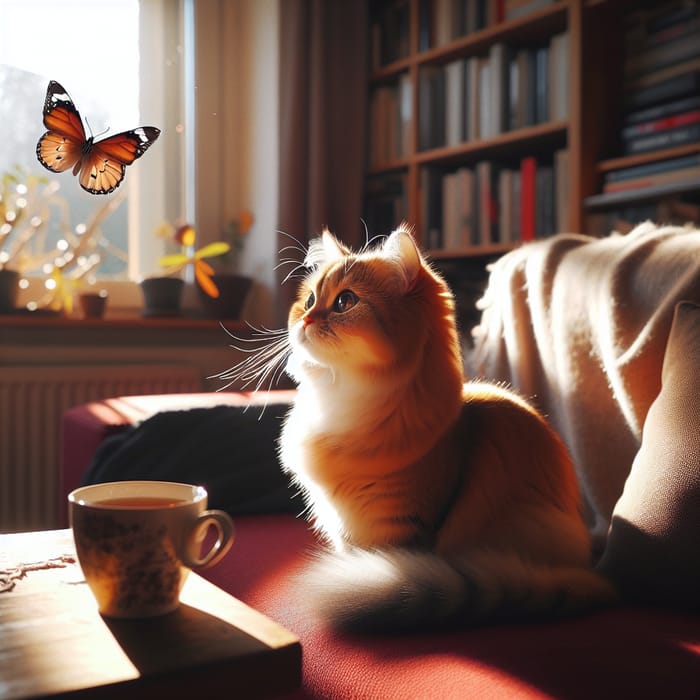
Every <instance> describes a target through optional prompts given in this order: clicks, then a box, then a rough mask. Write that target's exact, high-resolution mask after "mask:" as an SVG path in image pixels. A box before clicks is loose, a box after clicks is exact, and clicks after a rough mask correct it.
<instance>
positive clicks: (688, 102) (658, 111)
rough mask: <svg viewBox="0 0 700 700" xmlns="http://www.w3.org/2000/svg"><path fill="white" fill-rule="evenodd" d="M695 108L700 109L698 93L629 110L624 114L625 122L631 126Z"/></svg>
mask: <svg viewBox="0 0 700 700" xmlns="http://www.w3.org/2000/svg"><path fill="white" fill-rule="evenodd" d="M695 109H700V95H692V96H690V97H686V98H684V99H681V100H674V101H673V102H665V103H664V104H660V105H654V106H653V107H648V108H647V109H640V110H637V111H635V112H630V113H629V114H627V115H625V124H626V125H628V126H632V125H634V124H641V123H643V122H651V121H655V120H657V119H662V118H664V117H669V116H672V115H674V114H681V113H682V112H690V111H693V110H695Z"/></svg>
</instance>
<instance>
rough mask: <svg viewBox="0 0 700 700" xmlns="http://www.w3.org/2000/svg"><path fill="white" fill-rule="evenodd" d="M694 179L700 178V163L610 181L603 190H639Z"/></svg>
mask: <svg viewBox="0 0 700 700" xmlns="http://www.w3.org/2000/svg"><path fill="white" fill-rule="evenodd" d="M692 179H695V180H697V179H700V165H695V166H691V167H689V168H680V169H678V170H669V171H668V172H661V173H655V174H652V175H643V176H642V177H637V178H630V179H627V180H620V181H619V182H609V183H606V184H605V185H603V192H624V191H626V190H637V189H641V188H643V187H654V186H656V185H666V184H669V183H671V182H682V181H683V180H692Z"/></svg>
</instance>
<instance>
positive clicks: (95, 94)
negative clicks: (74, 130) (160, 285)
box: [0, 0, 194, 279]
mask: <svg viewBox="0 0 700 700" xmlns="http://www.w3.org/2000/svg"><path fill="white" fill-rule="evenodd" d="M190 5H191V0H100V2H94V0H63V1H62V2H60V3H59V2H55V0H0V135H1V138H2V143H3V148H2V149H0V174H3V173H7V172H13V171H15V170H16V169H17V168H19V169H20V171H21V172H22V173H23V174H31V175H37V176H41V177H47V178H49V179H50V180H51V181H52V182H53V181H55V182H56V183H57V184H58V185H59V190H58V192H57V196H58V197H59V198H60V199H57V200H56V201H55V202H53V203H51V204H50V207H49V210H50V212H51V215H50V217H49V219H50V226H49V231H48V234H47V245H51V246H52V245H54V244H55V243H56V242H57V241H59V240H60V238H61V236H62V235H63V234H62V230H61V225H60V223H59V222H60V220H61V214H62V212H63V211H64V209H63V202H65V205H66V206H67V212H68V223H69V228H70V229H72V230H75V227H76V226H78V225H79V224H85V223H88V222H89V221H90V219H91V218H92V217H93V216H94V215H95V213H96V212H97V211H98V210H99V209H100V208H101V207H103V206H104V205H105V204H106V203H107V202H109V201H114V200H116V199H117V198H121V197H124V200H123V201H122V202H121V204H120V205H119V207H118V208H117V209H116V211H115V212H114V213H112V214H111V215H110V216H109V217H108V218H107V219H106V220H105V222H104V225H103V226H102V227H101V228H102V233H103V241H102V244H101V245H100V246H99V248H98V251H97V252H98V254H99V255H100V256H101V262H100V264H99V267H98V268H97V271H98V274H99V276H100V277H112V278H121V279H129V278H130V279H138V278H139V277H141V276H143V275H146V274H148V273H151V272H153V270H154V269H156V261H157V259H158V257H160V255H162V253H163V242H162V241H160V240H157V239H156V238H155V236H154V235H153V231H154V230H155V229H156V228H157V226H158V224H159V223H160V222H161V221H163V220H164V219H167V220H170V221H175V220H178V219H180V220H192V219H193V216H194V212H193V211H192V208H193V204H192V202H191V201H188V200H187V198H186V196H185V192H188V191H189V192H191V191H193V188H192V187H187V186H186V185H187V176H188V174H189V176H190V177H192V175H193V173H192V169H191V168H189V169H188V168H186V167H185V161H186V157H187V155H188V153H189V152H190V150H191V149H189V148H188V147H187V145H186V142H187V141H188V139H189V138H190V132H191V129H190V128H188V124H191V122H188V121H187V119H186V112H187V106H186V105H185V101H184V95H185V94H192V91H191V90H190V91H186V90H185V89H184V81H185V79H186V78H187V77H188V75H191V71H189V69H188V67H187V65H188V61H189V60H190V55H191V46H190V43H189V42H187V41H186V34H187V32H186V24H187V17H188V14H187V13H188V11H190V10H191V7H190ZM49 80H57V81H58V82H59V83H61V84H62V85H63V86H64V87H65V89H66V90H67V91H68V92H69V94H70V95H71V97H72V99H73V101H74V102H75V104H76V106H77V108H78V110H79V111H80V114H81V116H82V117H83V122H84V124H85V122H86V121H87V126H88V127H89V129H90V130H91V131H92V133H93V134H94V135H95V137H96V138H99V137H100V135H101V134H102V133H103V132H105V131H106V130H107V129H108V130H109V133H110V134H113V133H117V132H118V131H124V130H127V129H132V128H134V127H136V126H141V125H153V126H157V127H159V128H160V129H161V135H160V137H159V139H158V141H157V142H156V144H155V145H154V146H153V147H151V149H150V150H149V151H148V153H147V154H146V155H144V156H143V157H142V158H141V159H139V160H138V161H136V162H135V163H134V164H133V165H131V166H128V167H127V174H126V177H125V179H124V181H123V182H122V184H121V186H120V187H119V188H117V190H116V191H115V192H113V193H111V194H109V195H104V196H101V195H91V194H89V193H87V192H85V191H84V190H82V189H81V188H80V187H79V185H78V182H77V179H76V178H74V177H72V176H71V175H70V174H69V173H60V174H58V173H57V174H54V173H51V172H49V171H47V170H45V169H44V168H43V167H42V166H41V164H40V163H39V162H38V161H37V158H36V154H35V148H36V142H37V140H38V138H39V137H40V136H41V134H42V133H43V132H44V130H45V129H44V127H43V124H42V121H41V117H42V107H43V103H44V97H45V94H46V88H47V85H48V82H49Z"/></svg>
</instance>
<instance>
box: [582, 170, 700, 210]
mask: <svg viewBox="0 0 700 700" xmlns="http://www.w3.org/2000/svg"><path fill="white" fill-rule="evenodd" d="M688 192H700V178H695V179H693V180H686V181H684V182H670V183H667V184H664V185H654V186H653V187H640V188H639V189H631V190H624V191H623V192H604V193H602V194H596V195H592V196H590V197H586V199H585V200H584V205H585V206H586V207H587V208H589V209H592V210H593V209H608V208H611V207H616V206H619V205H627V204H632V203H634V202H648V201H652V200H657V199H662V198H663V197H670V196H672V195H679V194H686V193H688Z"/></svg>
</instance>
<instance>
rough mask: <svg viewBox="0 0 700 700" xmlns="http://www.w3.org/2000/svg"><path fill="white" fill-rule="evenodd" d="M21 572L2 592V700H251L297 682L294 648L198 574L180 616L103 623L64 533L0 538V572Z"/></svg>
mask: <svg viewBox="0 0 700 700" xmlns="http://www.w3.org/2000/svg"><path fill="white" fill-rule="evenodd" d="M61 557H63V559H62V560H61V559H60V558H61ZM47 562H48V563H49V567H45V568H38V567H39V566H41V565H42V564H45V563H47ZM19 564H23V565H25V570H26V573H25V575H24V576H23V577H22V578H20V579H17V580H15V581H14V587H13V588H12V590H8V591H5V592H0V699H1V700H9V699H10V698H11V699H13V700H14V699H16V698H37V697H53V696H59V695H60V697H62V698H63V697H70V698H73V697H76V698H77V697H80V698H90V700H92V699H93V698H94V699H95V700H101V699H102V698H128V699H129V700H135V699H136V698H142V697H143V698H146V697H148V698H153V697H164V698H169V699H172V698H195V697H208V698H219V697H221V698H222V700H223V698H232V697H237V698H258V697H271V696H274V695H276V694H280V693H285V692H289V691H291V690H293V689H295V688H297V687H298V686H299V684H300V682H301V645H300V644H299V641H298V639H296V637H294V635H292V634H291V632H288V631H287V630H285V629H284V628H283V627H281V626H280V625H278V624H277V623H275V622H273V621H272V620H269V619H268V618H266V617H265V616H264V615H262V614H260V613H258V612H256V611H255V610H253V609H252V608H249V607H248V606H247V605H245V604H244V603H242V602H241V601H239V600H236V599H235V598H233V597H232V596H230V595H228V594H227V593H226V592H224V591H222V590H221V589H220V588H218V587H216V586H214V585H213V584H211V583H209V582H208V581H206V580H205V579H203V578H201V577H200V576H198V575H197V574H195V573H191V574H190V576H189V577H188V579H187V582H186V584H185V587H184V589H183V592H182V597H181V600H182V604H181V606H180V607H179V608H178V610H177V611H175V612H173V613H170V614H169V615H163V616H160V617H156V618H150V619H142V620H109V619H107V618H103V617H102V616H101V615H100V614H99V613H98V612H97V605H96V603H95V599H94V598H93V596H92V594H91V593H90V589H89V588H88V587H87V584H86V583H85V582H84V580H83V578H82V572H81V570H80V566H79V565H78V564H77V563H75V549H74V545H73V538H72V534H71V531H70V530H51V531H47V532H34V533H21V534H15V535H0V570H3V571H4V572H6V571H7V570H9V569H11V568H13V567H15V566H17V565H19ZM35 564H36V566H35ZM27 565H30V566H27Z"/></svg>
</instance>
